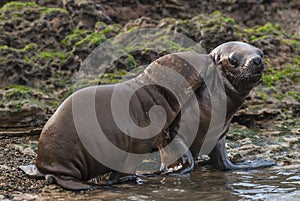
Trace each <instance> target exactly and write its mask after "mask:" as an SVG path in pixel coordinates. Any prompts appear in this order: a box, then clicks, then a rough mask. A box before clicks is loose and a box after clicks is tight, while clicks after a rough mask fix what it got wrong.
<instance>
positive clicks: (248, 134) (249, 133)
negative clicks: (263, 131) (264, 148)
mask: <svg viewBox="0 0 300 201" xmlns="http://www.w3.org/2000/svg"><path fill="white" fill-rule="evenodd" d="M226 138H227V139H229V140H232V141H237V140H242V139H244V138H250V139H251V141H252V142H253V144H256V145H262V141H261V139H260V138H259V136H258V132H257V131H255V130H252V129H249V128H244V127H243V128H241V127H240V126H236V125H233V126H232V127H231V128H230V129H229V131H228V133H227V137H226Z"/></svg>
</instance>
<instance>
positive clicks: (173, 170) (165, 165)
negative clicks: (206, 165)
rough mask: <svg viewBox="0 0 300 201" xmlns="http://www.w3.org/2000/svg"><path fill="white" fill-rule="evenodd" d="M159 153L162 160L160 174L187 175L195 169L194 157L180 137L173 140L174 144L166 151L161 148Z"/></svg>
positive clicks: (166, 148)
mask: <svg viewBox="0 0 300 201" xmlns="http://www.w3.org/2000/svg"><path fill="white" fill-rule="evenodd" d="M159 152H160V158H161V167H160V171H159V174H185V173H188V172H190V171H191V170H192V169H193V168H194V158H193V155H192V153H191V152H190V150H189V148H188V147H187V146H186V144H185V142H184V140H183V139H182V138H180V137H179V136H176V137H175V138H174V139H173V141H172V144H169V145H168V146H167V147H165V148H164V149H161V148H160V149H159ZM180 153H184V154H183V155H182V154H180Z"/></svg>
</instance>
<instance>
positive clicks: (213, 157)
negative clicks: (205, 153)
mask: <svg viewBox="0 0 300 201" xmlns="http://www.w3.org/2000/svg"><path fill="white" fill-rule="evenodd" d="M225 140H226V137H225V136H224V137H223V138H222V139H221V140H220V141H219V142H218V143H217V145H216V146H215V147H214V149H213V150H212V152H211V153H210V154H209V157H210V164H211V165H212V166H213V167H214V168H216V169H219V170H251V169H259V168H266V167H270V166H274V165H276V162H273V161H267V160H260V159H256V160H254V161H246V162H243V163H237V164H233V163H232V162H231V161H229V160H228V158H227V153H226V149H225Z"/></svg>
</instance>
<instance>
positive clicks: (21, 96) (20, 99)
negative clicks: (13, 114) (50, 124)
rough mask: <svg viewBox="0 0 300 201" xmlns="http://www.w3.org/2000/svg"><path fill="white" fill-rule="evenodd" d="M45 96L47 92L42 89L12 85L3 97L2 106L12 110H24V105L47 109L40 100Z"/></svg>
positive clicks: (7, 88)
mask: <svg viewBox="0 0 300 201" xmlns="http://www.w3.org/2000/svg"><path fill="white" fill-rule="evenodd" d="M42 96H45V92H44V91H42V90H41V89H36V88H31V87H28V86H24V85H12V86H8V87H6V90H5V93H4V96H3V97H2V101H1V104H0V105H1V106H2V107H5V106H9V108H10V109H17V110H19V109H22V108H23V106H24V104H30V105H35V106H37V107H39V108H46V107H47V105H46V104H45V103H44V102H43V101H41V100H39V98H41V97H42Z"/></svg>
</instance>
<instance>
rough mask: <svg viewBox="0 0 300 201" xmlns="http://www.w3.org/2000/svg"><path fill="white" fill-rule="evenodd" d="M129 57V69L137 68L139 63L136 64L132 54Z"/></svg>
mask: <svg viewBox="0 0 300 201" xmlns="http://www.w3.org/2000/svg"><path fill="white" fill-rule="evenodd" d="M127 57H128V59H127V66H128V68H129V69H131V68H135V67H136V66H137V63H136V61H135V59H134V57H133V56H132V55H131V54H127Z"/></svg>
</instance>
